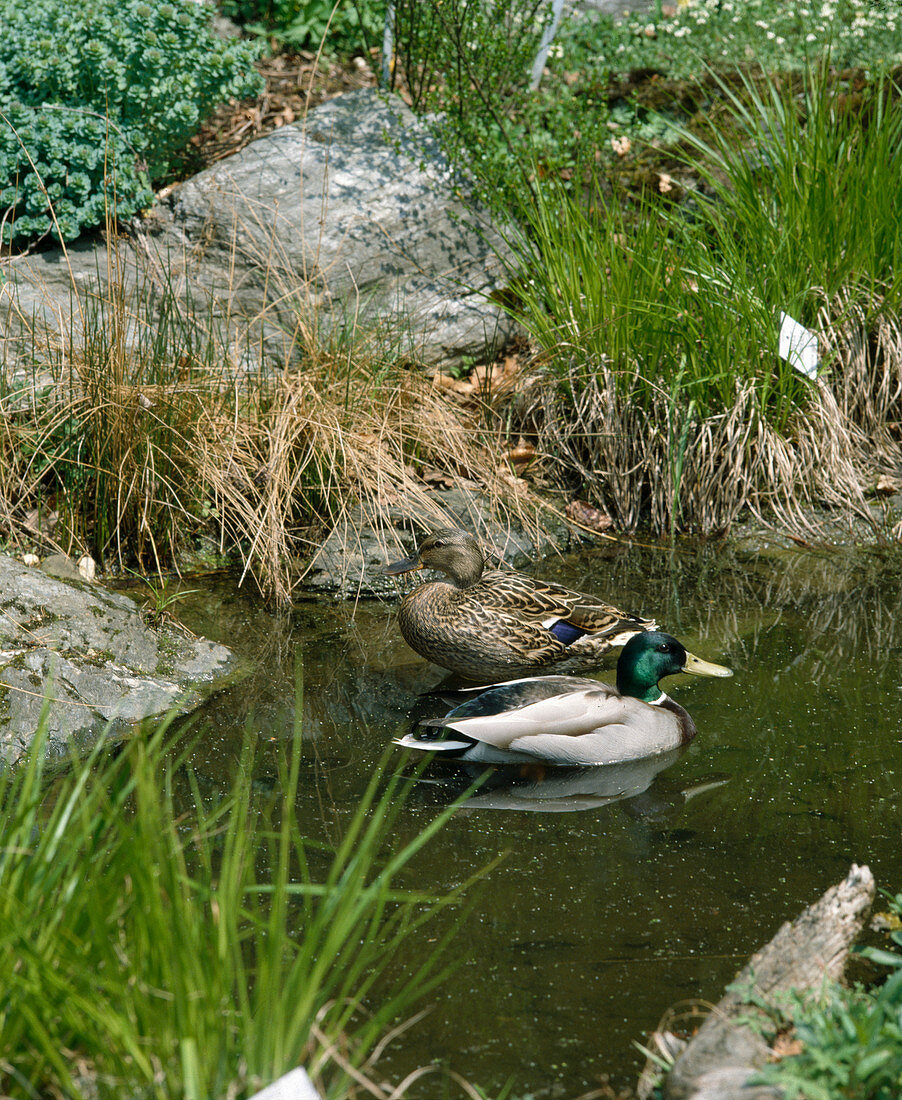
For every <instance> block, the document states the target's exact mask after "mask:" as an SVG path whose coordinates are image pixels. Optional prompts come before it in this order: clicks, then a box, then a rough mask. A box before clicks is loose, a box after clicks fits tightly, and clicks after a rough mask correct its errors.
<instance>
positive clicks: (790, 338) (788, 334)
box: [779, 313, 817, 378]
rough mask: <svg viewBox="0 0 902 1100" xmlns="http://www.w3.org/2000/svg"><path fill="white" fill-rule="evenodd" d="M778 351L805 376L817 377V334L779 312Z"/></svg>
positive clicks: (782, 357) (781, 356)
mask: <svg viewBox="0 0 902 1100" xmlns="http://www.w3.org/2000/svg"><path fill="white" fill-rule="evenodd" d="M779 351H780V358H781V359H785V360H786V361H787V362H788V363H789V364H790V365H791V366H793V367H795V369H796V370H797V371H799V372H800V373H801V374H804V375H805V377H806V378H817V336H816V335H815V334H814V333H813V332H812V331H811V330H810V329H807V328H805V326H804V325H800V324H799V322H798V321H794V320H793V319H792V318H791V317H790V316H789V315H788V314H786V313H781V314H780V348H779Z"/></svg>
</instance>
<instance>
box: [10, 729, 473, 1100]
mask: <svg viewBox="0 0 902 1100" xmlns="http://www.w3.org/2000/svg"><path fill="white" fill-rule="evenodd" d="M255 741H256V738H255V737H254V736H252V735H248V736H247V738H246V739H245V743H244V745H243V748H242V750H241V753H240V758H239V759H236V761H235V768H234V773H233V776H232V778H231V780H230V781H229V782H228V783H227V784H226V785H225V787H223V788H222V789H217V790H215V791H210V790H209V789H207V788H204V787H203V781H202V779H201V777H199V776H198V775H196V774H195V773H194V771H193V770H192V768H191V767H190V765H189V763H188V758H189V752H190V747H186V746H185V744H184V742H182V743H181V747H179V742H178V739H177V738H176V736H174V734H173V732H172V730H171V729H170V730H167V729H165V728H163V729H161V730H158V731H157V732H156V733H155V734H153V735H152V736H150V737H149V738H145V737H136V738H134V739H132V740H129V741H128V742H126V743H124V744H122V745H121V746H120V747H119V748H118V750H116V751H111V750H110V747H109V746H98V747H97V748H96V749H95V750H94V752H93V753H92V754H91V755H90V757H89V758H87V759H85V760H81V761H79V760H72V761H70V762H69V767H68V768H67V769H66V770H65V771H63V772H62V773H61V774H60V772H59V768H58V767H57V769H56V772H55V776H54V774H52V773H51V772H50V771H49V770H48V766H47V760H46V757H45V749H44V735H43V731H42V732H41V733H39V735H38V737H37V738H36V740H35V742H34V744H33V745H32V747H31V748H30V750H29V752H28V755H27V758H26V759H25V760H24V761H23V762H22V763H21V764H20V765H19V766H18V767H17V768H15V769H13V770H10V769H4V770H3V772H2V773H0V838H2V844H0V972H2V974H3V982H2V983H0V1050H2V1055H0V1072H2V1075H3V1078H4V1093H5V1095H7V1096H11V1097H17V1098H18V1097H27V1098H29V1100H32V1098H34V1097H36V1096H47V1095H51V1094H58V1093H59V1094H65V1095H67V1096H71V1097H81V1096H85V1095H90V1096H97V1097H115V1096H123V1095H142V1096H148V1097H150V1096H153V1097H161V1098H162V1097H166V1098H167V1100H169V1098H172V1097H186V1098H188V1100H202V1098H205V1097H210V1096H226V1095H228V1096H234V1097H236V1098H238V1097H242V1096H246V1095H250V1094H251V1093H252V1092H254V1091H256V1090H257V1089H258V1088H259V1087H261V1086H263V1085H264V1084H267V1083H269V1082H270V1081H272V1080H273V1079H274V1078H276V1077H278V1076H279V1075H281V1074H282V1073H284V1072H287V1071H288V1070H289V1069H290V1068H292V1067H293V1066H295V1065H297V1064H298V1063H299V1062H301V1063H303V1064H305V1065H306V1066H307V1067H308V1069H309V1071H310V1072H311V1074H312V1075H313V1076H314V1078H316V1079H317V1081H318V1083H319V1085H320V1087H321V1088H322V1090H323V1091H324V1094H325V1095H326V1096H344V1095H346V1088H347V1085H348V1081H349V1078H348V1077H347V1073H348V1072H349V1071H350V1070H355V1068H357V1067H364V1068H365V1066H364V1063H365V1061H366V1058H367V1056H368V1054H369V1053H370V1052H371V1051H372V1050H373V1049H374V1047H375V1046H376V1043H377V1041H378V1040H379V1039H380V1038H381V1037H383V1036H384V1035H385V1033H386V1032H387V1031H388V1029H389V1027H390V1026H391V1025H392V1024H393V1023H394V1022H395V1021H396V1020H397V1018H398V1015H399V1014H401V1013H404V1012H407V1011H409V1006H410V1005H411V1004H412V1002H413V1000H414V998H415V996H421V995H422V994H423V993H425V992H427V991H428V990H429V989H431V988H432V987H433V985H434V983H435V982H436V981H437V980H438V978H439V974H440V972H439V968H438V966H437V962H438V959H437V955H432V956H431V957H430V959H429V960H427V961H426V962H425V963H423V965H422V966H421V967H419V968H415V969H414V971H413V972H411V973H408V974H404V975H403V976H402V975H401V971H402V970H403V968H400V967H397V966H396V965H395V963H396V960H397V959H398V957H399V954H400V952H401V951H402V950H403V945H404V943H405V941H406V940H407V938H408V937H410V936H415V935H416V934H417V932H418V930H419V929H420V927H421V926H422V924H423V922H424V921H426V920H428V919H429V918H430V916H431V915H432V914H434V913H435V912H436V911H437V910H438V909H440V908H442V907H443V906H445V905H446V904H448V903H449V902H451V901H453V900H454V898H453V897H452V896H448V897H444V898H429V897H426V896H424V895H423V894H421V893H418V892H416V891H409V890H403V889H399V888H398V887H397V886H396V885H395V881H396V879H397V878H398V876H399V874H400V873H401V872H402V870H403V869H404V868H405V866H407V865H408V864H409V863H410V861H411V860H412V859H413V858H414V857H415V855H416V853H417V851H418V850H419V849H420V848H421V847H422V846H423V845H424V844H426V843H428V841H429V838H430V837H431V836H433V835H434V833H435V831H436V830H437V829H438V828H440V826H441V823H442V820H443V816H444V815H443V816H439V817H437V818H435V819H434V820H432V821H430V822H429V823H427V824H426V825H425V827H424V829H423V830H422V832H421V833H420V834H419V835H418V836H416V838H415V839H413V840H412V841H410V842H409V843H407V844H405V845H403V846H400V847H398V848H396V849H394V850H393V849H392V848H391V846H390V845H388V844H387V843H386V841H387V838H388V837H390V835H391V831H392V825H393V823H394V822H395V821H396V819H397V815H398V813H399V812H400V808H401V806H402V805H403V801H404V785H403V783H401V782H400V781H398V780H397V779H389V780H387V781H385V780H384V779H383V776H382V773H381V772H378V771H377V773H376V775H375V776H374V778H373V780H372V782H371V784H370V786H369V788H368V789H367V791H366V793H365V795H364V797H363V798H362V800H361V803H360V805H359V807H358V808H357V809H356V810H355V812H354V813H353V815H351V817H350V818H349V819H348V820H347V822H346V824H345V827H344V830H343V835H342V836H341V838H340V839H339V841H338V843H337V844H336V846H335V848H334V849H332V850H323V849H322V847H321V845H319V844H318V843H317V844H314V843H312V842H310V841H308V840H306V839H305V838H304V837H303V835H302V834H301V832H300V831H299V829H298V822H297V818H296V808H295V803H296V797H297V794H298V788H299V785H300V783H301V776H302V774H303V759H302V749H301V745H302V738H301V737H300V736H295V737H293V738H291V739H289V740H288V741H287V742H280V747H279V749H278V750H276V749H273V748H272V747H271V746H270V747H269V748H268V749H267V755H268V756H269V759H268V760H267V761H266V762H265V766H266V769H267V771H268V773H269V774H270V775H271V778H272V783H267V784H264V785H263V789H262V790H261V787H260V785H259V784H256V783H255V782H254V775H255V770H256V767H255V763H256V764H259V763H260V757H261V755H262V751H261V749H260V748H259V747H258V745H257V744H255ZM267 790H271V793H269V794H267V793H266V792H267ZM458 893H459V892H458ZM455 896H457V895H455ZM440 938H441V937H440ZM377 982H378V983H381V984H380V992H379V996H378V998H377V999H376V1003H375V1004H374V1005H369V1006H367V1008H368V1010H367V1011H365V1012H364V1011H362V1009H363V1008H364V1005H365V1000H366V996H367V993H368V992H369V991H370V990H372V989H373V988H374V986H375V984H376V983H377ZM339 1048H340V1049H341V1051H342V1053H343V1058H342V1059H340V1060H339V1061H333V1060H332V1058H331V1052H332V1051H334V1050H337V1049H339ZM356 1071H357V1072H359V1069H356Z"/></svg>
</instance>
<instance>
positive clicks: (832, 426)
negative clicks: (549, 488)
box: [517, 296, 902, 535]
mask: <svg viewBox="0 0 902 1100" xmlns="http://www.w3.org/2000/svg"><path fill="white" fill-rule="evenodd" d="M821 324H822V327H821V336H822V344H823V347H822V353H823V359H824V361H825V362H827V363H829V364H830V369H829V370H828V371H827V372H826V373H825V376H824V378H823V379H822V380H821V381H819V382H818V383H817V384H812V385H811V386H810V393H809V394H808V400H807V402H806V403H805V404H804V405H800V406H799V407H797V408H796V409H795V411H794V412H792V413H791V415H790V416H789V418H788V420H786V422H785V423H783V424H781V425H780V426H776V425H774V423H772V422H771V420H770V419H769V418H768V417H767V416H766V415H765V412H764V411H763V410H762V407H761V402H760V397H759V394H758V393H757V392H756V388H755V385H754V383H752V382H749V381H744V380H743V379H741V378H738V377H737V378H736V380H735V388H734V394H733V400H732V403H728V404H726V405H725V407H724V408H723V409H722V410H721V411H717V412H710V411H708V412H705V413H702V412H700V411H698V410H697V408H696V407H694V405H693V404H692V403H691V402H690V403H689V404H688V408H687V407H686V405H682V406H678V405H677V404H676V403H675V401H674V399H673V397H672V395H671V394H670V393H669V392H668V391H666V390H664V389H663V388H654V387H653V388H651V389H649V387H648V385H647V379H645V378H644V377H643V375H642V372H641V370H640V368H639V367H638V366H634V367H633V368H632V370H624V369H621V370H615V369H614V367H613V366H612V364H611V363H610V362H603V363H602V364H600V365H598V366H596V367H595V368H594V369H586V365H585V364H584V363H580V362H578V361H575V360H573V359H571V362H570V367H569V369H568V371H567V374H566V375H564V376H563V377H562V376H560V375H559V374H556V375H554V376H549V374H546V373H543V374H542V375H541V376H539V377H538V378H536V379H535V380H534V381H533V384H532V386H531V388H530V389H529V390H528V391H527V392H526V393H525V394H521V395H520V402H519V409H520V411H521V417H522V419H521V420H520V421H519V422H518V424H517V426H518V427H519V428H520V429H521V430H524V431H530V432H533V433H534V434H535V436H536V438H537V441H538V442H537V449H538V450H539V451H540V452H543V453H545V454H549V455H555V456H556V464H557V467H558V471H559V476H560V479H561V480H563V481H567V480H568V479H569V480H570V481H571V483H576V482H579V484H580V485H581V486H582V492H583V493H584V495H586V496H587V497H588V498H589V499H591V500H592V501H593V502H595V503H597V504H598V505H600V506H601V507H603V508H606V509H607V510H609V511H610V512H611V513H612V515H613V516H614V518H615V520H616V522H617V524H618V525H619V526H620V527H621V528H623V529H625V530H633V529H635V528H636V527H637V526H638V525H639V524H640V523H642V522H645V521H648V522H650V525H651V527H652V529H653V530H654V531H655V532H657V533H659V534H668V533H669V534H672V533H673V532H674V531H676V530H683V531H694V532H697V533H699V534H703V535H713V534H720V533H724V532H726V531H729V529H730V528H731V526H732V525H733V523H734V522H735V521H736V519H737V517H738V516H739V514H740V512H741V511H742V510H743V509H749V510H750V511H751V512H752V513H753V514H754V515H755V516H757V517H758V518H759V519H762V520H768V521H771V522H773V521H774V519H776V521H777V522H779V523H780V524H782V525H783V526H785V527H787V528H788V529H789V530H792V531H795V532H798V533H807V534H809V535H811V534H817V521H816V519H815V515H816V511H817V509H823V508H826V509H837V510H841V511H842V512H844V513H847V514H850V515H853V516H856V517H858V518H859V519H860V520H862V521H863V522H865V523H866V524H869V525H871V526H874V524H875V520H874V517H873V515H872V513H871V510H870V508H869V507H868V502H867V499H866V492H867V490H868V489H869V488H872V487H873V485H874V484H875V483H876V481H877V478H878V477H879V475H880V474H881V473H882V472H889V471H893V470H896V469H898V468H899V466H900V465H902V431H900V426H902V403H900V402H902V328H900V325H899V323H898V321H897V320H894V319H892V318H891V317H889V316H887V315H886V314H885V313H884V312H880V311H875V312H874V313H872V314H870V315H869V314H868V312H867V311H866V310H865V308H864V307H863V306H862V305H861V304H860V303H858V304H851V303H850V302H849V300H848V298H847V297H845V296H844V297H843V298H842V299H841V300H838V301H835V302H833V303H825V304H824V306H823V308H822V312H821Z"/></svg>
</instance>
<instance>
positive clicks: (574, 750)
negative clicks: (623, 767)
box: [396, 676, 696, 766]
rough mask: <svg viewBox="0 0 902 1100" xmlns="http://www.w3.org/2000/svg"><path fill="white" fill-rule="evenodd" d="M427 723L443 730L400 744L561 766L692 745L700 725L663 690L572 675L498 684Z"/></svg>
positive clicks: (495, 759)
mask: <svg viewBox="0 0 902 1100" xmlns="http://www.w3.org/2000/svg"><path fill="white" fill-rule="evenodd" d="M424 725H425V726H427V727H431V728H432V729H435V728H438V729H440V730H441V736H440V737H432V738H430V737H429V735H428V734H423V733H420V734H416V733H413V734H408V735H407V736H406V737H402V738H399V739H398V741H397V742H396V744H398V745H401V746H403V747H404V748H411V749H419V750H421V751H425V752H436V753H446V754H448V755H452V756H455V757H457V758H458V759H465V760H472V761H476V762H481V763H486V764H504V763H512V762H515V761H533V762H534V761H536V760H543V761H545V762H547V763H553V764H556V765H563V766H568V765H586V764H619V763H622V762H624V761H627V760H638V759H640V758H642V757H645V756H656V755H657V754H658V753H662V752H667V750H668V749H675V748H678V747H679V746H680V745H685V744H688V742H689V741H691V740H692V738H693V737H694V736H695V732H696V731H695V725H694V723H693V721H692V719H691V718H690V717H689V715H688V714H687V712H686V711H685V710H684V709H683V708H682V707H681V706H680V705H679V704H678V703H675V702H674V701H673V700H672V699H671V698H670V697H669V696H667V695H664V694H663V693H661V695H660V698H659V699H658V700H656V701H655V702H654V703H645V702H643V701H642V700H641V699H635V698H633V697H632V696H625V695H621V694H620V692H619V691H618V690H617V689H616V688H615V687H613V686H612V685H610V684H603V683H600V682H598V681H596V680H587V679H581V678H579V677H574V676H547V677H537V678H527V679H522V680H509V681H506V682H505V683H502V684H495V685H494V686H492V687H491V688H488V689H486V690H485V691H483V692H481V693H480V694H479V695H478V696H477V698H476V699H474V700H472V701H470V702H467V703H464V704H463V705H462V706H460V707H457V708H455V709H454V710H452V711H451V712H450V713H449V714H448V715H446V716H445V717H444V718H441V719H433V720H431V721H429V722H426V723H424ZM452 731H453V732H452ZM454 732H456V733H459V734H463V737H461V738H455V737H454V736H453V733H454Z"/></svg>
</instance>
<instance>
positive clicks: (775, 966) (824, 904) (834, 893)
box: [664, 864, 874, 1100]
mask: <svg viewBox="0 0 902 1100" xmlns="http://www.w3.org/2000/svg"><path fill="white" fill-rule="evenodd" d="M873 900H874V876H873V875H872V874H871V872H870V869H869V868H867V867H858V866H856V865H855V864H853V865H852V868H851V870H850V871H849V874H848V875H847V876H846V878H845V880H844V881H843V882H841V883H839V885H837V886H833V887H831V889H829V890H828V891H827V892H826V894H824V896H823V897H822V898H821V899H820V901H817V902H815V903H814V905H811V906H809V907H808V908H807V909H806V910H805V911H804V912H803V913H802V914H801V916H799V917H797V918H796V919H795V920H794V921H792V922H791V923H790V922H787V923H786V924H784V925H783V927H782V928H781V929H780V930H779V931H778V932H777V934H776V935H775V936H774V938H773V939H772V940H771V941H770V943H769V944H767V946H766V947H764V948H762V949H761V950H760V951H759V952H757V954H755V955H753V956H752V957H751V959H750V960H749V962H748V963H747V965H746V966H745V967H744V969H743V970H741V971H740V972H739V974H738V975H737V976H736V979H735V981H734V983H733V985H732V987H731V988H730V990H729V992H728V993H727V994H726V995H725V996H724V998H723V999H722V1000H721V1001H720V1002H719V1003H718V1005H717V1006H716V1007H715V1009H714V1010H713V1012H712V1013H711V1015H710V1016H709V1017H708V1018H707V1019H706V1020H705V1022H704V1023H703V1024H702V1026H701V1027H700V1028H699V1030H698V1032H697V1033H696V1034H695V1035H694V1036H693V1038H692V1039H691V1041H690V1042H689V1043H688V1044H687V1046H686V1048H685V1050H683V1052H682V1053H681V1054H680V1055H679V1057H678V1058H677V1059H676V1061H675V1062H674V1065H673V1068H672V1069H671V1071H670V1073H669V1075H668V1076H667V1079H666V1080H665V1082H664V1096H665V1100H773V1098H775V1097H780V1096H781V1095H782V1093H781V1092H780V1091H778V1090H775V1089H773V1088H771V1087H766V1086H763V1085H749V1084H747V1082H748V1081H749V1079H750V1078H751V1077H752V1075H753V1074H754V1073H755V1072H756V1071H757V1070H758V1069H760V1067H761V1066H763V1065H764V1064H765V1062H766V1061H767V1058H768V1054H769V1051H768V1046H767V1043H766V1042H765V1041H764V1039H763V1038H762V1037H761V1036H760V1035H759V1034H758V1033H757V1031H756V1030H754V1029H753V1028H752V1027H750V1026H749V1025H748V1024H747V1023H745V1022H738V1021H739V1018H740V1017H742V1018H744V1020H748V1019H750V1018H753V1017H755V1016H756V1015H757V1016H760V1018H761V1019H762V1021H764V1020H766V1016H765V1013H764V1012H763V1011H762V1010H761V1009H760V1008H756V1007H755V1006H754V1005H753V1004H751V1003H750V997H751V996H752V990H754V999H755V1000H759V1001H760V1000H763V1001H764V1002H766V1003H768V1002H771V1001H772V999H773V998H774V997H775V995H776V994H779V993H782V992H785V991H787V990H789V989H813V988H816V987H817V986H818V985H820V983H821V982H822V981H823V980H824V978H825V977H826V978H833V979H838V978H840V977H841V976H842V972H843V968H844V966H845V962H846V958H847V956H848V953H849V948H850V947H851V946H852V944H853V943H854V941H855V939H856V938H857V936H858V935H859V933H860V932H861V930H862V928H863V927H864V922H865V920H866V919H867V915H868V912H869V910H870V907H871V904H872V903H873Z"/></svg>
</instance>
